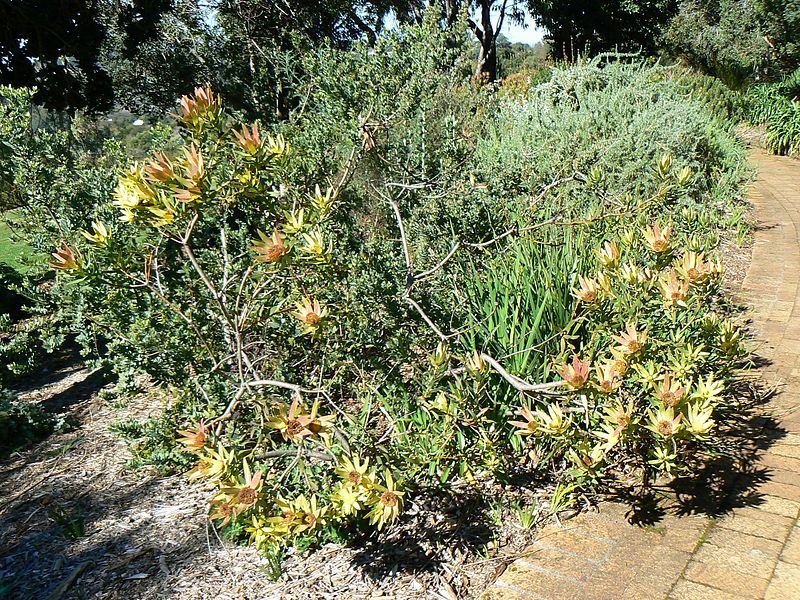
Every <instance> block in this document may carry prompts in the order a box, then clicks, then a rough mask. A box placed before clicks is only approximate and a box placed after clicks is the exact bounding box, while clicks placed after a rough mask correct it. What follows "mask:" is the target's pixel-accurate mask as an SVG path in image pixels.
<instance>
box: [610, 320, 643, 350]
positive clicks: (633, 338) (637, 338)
mask: <svg viewBox="0 0 800 600" xmlns="http://www.w3.org/2000/svg"><path fill="white" fill-rule="evenodd" d="M613 339H614V341H615V342H617V344H619V346H618V349H619V351H620V352H621V353H622V354H623V355H626V356H627V355H631V354H636V353H637V352H639V351H640V350H641V349H642V348H644V345H645V343H647V330H646V329H644V330H642V331H638V330H637V329H636V323H633V322H628V323H627V324H626V325H625V331H624V332H623V333H622V334H621V335H615V336H613Z"/></svg>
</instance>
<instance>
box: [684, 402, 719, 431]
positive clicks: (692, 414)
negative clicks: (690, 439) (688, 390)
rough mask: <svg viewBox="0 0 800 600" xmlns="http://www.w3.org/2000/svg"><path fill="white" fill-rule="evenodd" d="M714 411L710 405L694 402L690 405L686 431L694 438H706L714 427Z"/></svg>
mask: <svg viewBox="0 0 800 600" xmlns="http://www.w3.org/2000/svg"><path fill="white" fill-rule="evenodd" d="M713 412H714V409H713V408H712V407H711V405H710V404H707V403H703V402H694V403H692V404H690V405H689V407H688V410H687V413H686V430H687V431H688V432H689V433H691V434H692V435H693V436H695V437H698V438H704V437H706V436H707V434H708V432H709V431H711V429H712V428H713V427H714V425H715V422H714V419H712V418H711V415H712V414H713Z"/></svg>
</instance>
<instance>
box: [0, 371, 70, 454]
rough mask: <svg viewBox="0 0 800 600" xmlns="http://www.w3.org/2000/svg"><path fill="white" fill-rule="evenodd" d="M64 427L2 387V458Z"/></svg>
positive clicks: (0, 391) (0, 437) (0, 429)
mask: <svg viewBox="0 0 800 600" xmlns="http://www.w3.org/2000/svg"><path fill="white" fill-rule="evenodd" d="M61 426H63V422H62V421H61V420H60V419H59V418H58V417H56V416H54V415H52V414H50V413H48V412H46V411H45V410H43V409H42V408H41V407H40V406H39V405H38V404H34V403H30V402H23V401H18V400H16V399H15V397H14V394H13V393H12V392H10V391H9V390H7V389H5V388H3V387H2V386H0V456H5V455H6V454H8V453H9V452H11V451H13V450H17V449H18V448H21V447H23V446H25V445H27V444H29V443H31V442H35V441H37V440H40V439H42V438H43V437H46V436H48V435H50V434H51V433H53V432H54V431H56V430H57V429H58V428H59V427H61Z"/></svg>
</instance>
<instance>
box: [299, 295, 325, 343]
mask: <svg viewBox="0 0 800 600" xmlns="http://www.w3.org/2000/svg"><path fill="white" fill-rule="evenodd" d="M292 315H293V316H294V317H296V318H297V319H298V320H299V321H300V322H301V323H302V324H303V333H307V334H313V333H316V332H317V330H318V329H319V328H320V326H321V325H322V323H323V321H324V320H325V319H326V318H327V316H328V309H327V307H325V306H324V305H322V304H320V303H319V300H314V301H312V300H311V299H310V298H303V301H302V302H298V303H297V304H296V305H295V310H294V311H292Z"/></svg>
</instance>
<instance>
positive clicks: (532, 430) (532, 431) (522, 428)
mask: <svg viewBox="0 0 800 600" xmlns="http://www.w3.org/2000/svg"><path fill="white" fill-rule="evenodd" d="M517 414H518V415H519V416H521V417H522V418H523V419H525V420H524V421H509V422H508V424H509V425H513V426H514V427H516V428H517V431H516V434H517V435H539V434H540V433H542V432H541V431H540V428H539V421H538V420H537V419H536V416H535V415H534V414H533V412H531V409H530V408H528V407H526V406H521V407H519V408H518V409H517Z"/></svg>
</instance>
